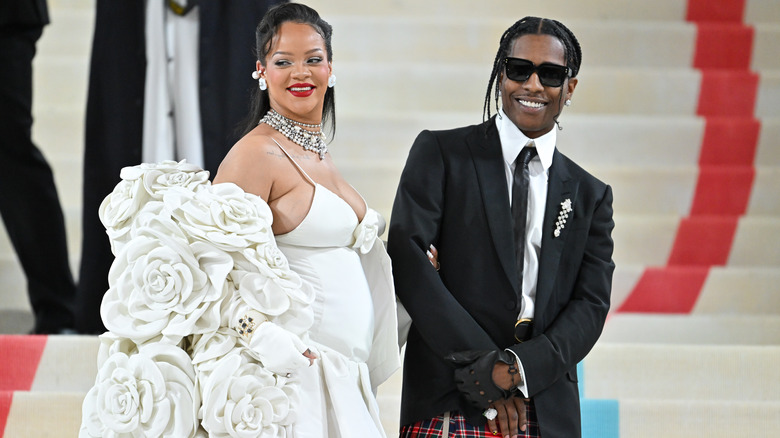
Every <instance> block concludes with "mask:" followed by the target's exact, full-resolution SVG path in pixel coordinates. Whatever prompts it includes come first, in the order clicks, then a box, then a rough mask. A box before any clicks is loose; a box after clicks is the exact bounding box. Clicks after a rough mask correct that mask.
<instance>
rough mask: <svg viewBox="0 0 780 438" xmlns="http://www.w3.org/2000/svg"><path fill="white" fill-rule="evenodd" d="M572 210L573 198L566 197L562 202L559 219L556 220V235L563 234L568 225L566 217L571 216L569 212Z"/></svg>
mask: <svg viewBox="0 0 780 438" xmlns="http://www.w3.org/2000/svg"><path fill="white" fill-rule="evenodd" d="M572 211H573V210H572V208H571V199H569V198H566V200H565V201H563V202H561V211H560V212H559V213H558V219H557V220H556V221H555V231H553V235H554V236H555V237H559V236H560V235H561V231H562V230H563V228H564V227H565V226H566V219H568V218H569V214H570V213H571V212H572Z"/></svg>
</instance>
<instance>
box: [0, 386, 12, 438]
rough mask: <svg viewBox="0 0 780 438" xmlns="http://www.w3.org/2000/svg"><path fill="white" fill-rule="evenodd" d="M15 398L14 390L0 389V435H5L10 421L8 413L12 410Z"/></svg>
mask: <svg viewBox="0 0 780 438" xmlns="http://www.w3.org/2000/svg"><path fill="white" fill-rule="evenodd" d="M13 399H14V393H13V392H11V391H0V437H2V436H4V435H5V424H6V423H7V422H8V413H9V412H10V411H11V402H12V401H13Z"/></svg>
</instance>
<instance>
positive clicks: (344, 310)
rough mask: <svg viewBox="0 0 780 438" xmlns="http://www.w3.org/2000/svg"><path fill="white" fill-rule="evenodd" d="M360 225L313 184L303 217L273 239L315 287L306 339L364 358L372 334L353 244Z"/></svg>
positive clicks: (333, 196)
mask: <svg viewBox="0 0 780 438" xmlns="http://www.w3.org/2000/svg"><path fill="white" fill-rule="evenodd" d="M358 226H359V223H358V219H357V216H356V214H355V212H354V210H352V207H350V206H349V204H347V202H346V201H344V200H343V199H342V198H341V197H339V196H338V195H336V194H335V193H333V192H332V191H330V190H328V189H327V188H326V187H324V186H322V185H320V184H317V183H314V197H313V200H312V204H311V207H310V208H309V211H308V213H307V214H306V217H305V218H304V219H303V221H301V223H300V224H299V225H298V226H297V227H295V229H293V230H292V231H290V232H288V233H285V234H281V235H277V236H276V243H277V245H278V247H279V249H280V250H281V251H282V253H283V254H284V255H285V257H286V258H287V261H288V263H289V264H290V269H292V270H293V271H295V272H296V273H298V275H299V276H300V277H301V280H302V281H303V283H304V285H305V286H306V287H310V288H312V289H313V291H314V296H315V300H314V303H312V307H313V310H314V325H313V326H312V327H311V330H310V334H311V339H312V340H313V341H315V342H317V343H318V344H320V346H325V347H327V348H332V349H334V350H336V351H338V352H339V353H341V354H343V355H344V356H346V357H347V358H350V359H352V360H358V361H360V362H365V361H366V360H367V359H368V355H369V353H370V351H371V342H372V339H373V335H374V311H373V304H372V302H371V291H370V290H369V286H368V282H367V280H366V276H365V274H364V272H363V268H362V265H361V262H360V257H359V256H358V254H357V253H356V252H355V250H353V249H352V247H351V246H352V244H353V243H354V241H355V237H354V232H355V229H356V228H357V227H358Z"/></svg>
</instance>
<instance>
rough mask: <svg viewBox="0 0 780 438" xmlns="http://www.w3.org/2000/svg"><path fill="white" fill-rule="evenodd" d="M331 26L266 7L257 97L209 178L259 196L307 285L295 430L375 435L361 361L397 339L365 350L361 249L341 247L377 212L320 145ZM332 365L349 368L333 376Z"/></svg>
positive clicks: (288, 9)
mask: <svg viewBox="0 0 780 438" xmlns="http://www.w3.org/2000/svg"><path fill="white" fill-rule="evenodd" d="M331 33H332V30H331V27H330V25H328V23H326V22H325V21H324V20H322V19H321V18H320V17H319V16H318V15H317V12H315V11H314V10H313V9H311V8H309V7H307V6H304V5H301V4H284V5H280V6H278V7H276V8H274V9H272V10H270V11H269V12H268V14H267V15H266V16H265V18H264V19H263V20H262V21H261V23H260V25H259V26H258V30H257V59H258V61H257V65H256V72H255V73H254V75H253V76H254V77H255V78H257V79H258V82H259V93H258V94H259V95H258V98H257V99H256V106H255V108H254V111H253V118H252V121H251V122H250V126H249V128H250V129H249V131H248V132H247V134H246V135H245V136H244V137H243V138H242V139H241V140H240V141H239V142H238V143H237V144H236V145H235V146H233V148H232V149H231V150H230V152H229V153H228V155H227V156H226V157H225V160H224V161H223V162H222V164H221V165H220V168H219V171H218V172H217V175H216V177H215V179H214V183H215V184H217V183H222V182H232V183H235V184H237V185H238V186H239V187H241V188H243V189H244V190H245V191H247V192H249V193H253V194H255V195H258V196H260V197H261V198H263V199H264V200H265V201H266V202H267V203H268V205H269V207H270V208H271V211H272V213H273V218H274V221H273V232H274V234H275V235H276V242H277V244H278V246H279V249H280V250H281V251H282V252H283V253H284V255H285V256H286V257H287V260H288V261H289V263H290V267H291V269H292V270H293V271H295V272H297V273H298V274H300V275H301V277H302V279H303V281H304V283H305V284H308V285H309V286H310V287H311V288H312V289H314V293H315V296H316V299H315V302H314V313H315V321H314V324H313V326H312V328H311V330H310V337H311V341H312V342H311V349H312V351H314V353H313V354H312V353H304V352H301V353H303V354H305V355H306V356H307V357H308V358H310V359H311V360H312V362H313V365H312V367H310V368H309V369H305V370H301V371H300V372H301V378H302V387H303V390H304V395H303V396H302V397H301V409H300V411H299V412H301V413H305V415H301V416H300V419H299V422H298V423H297V424H296V425H295V427H294V430H295V436H312V437H315V436H329V437H336V436H345V435H349V433H348V431H352V432H355V433H357V432H359V433H360V434H361V436H381V435H384V434H383V432H382V428H381V424H380V423H379V419H378V416H377V410H376V403H375V400H374V399H373V395H372V394H371V391H367V390H366V388H367V386H366V385H368V384H369V382H367V381H365V380H363V379H364V377H365V376H361V373H362V372H363V370H362V368H361V367H362V366H363V365H362V364H364V363H365V362H367V361H368V360H369V358H370V357H371V356H372V355H377V354H381V355H383V356H395V355H396V354H397V353H396V352H395V351H389V348H393V349H396V348H397V347H396V345H392V344H391V345H385V346H384V347H386V348H388V350H387V351H384V352H376V351H372V347H373V345H372V344H373V338H374V334H375V327H376V321H377V315H375V312H374V306H373V304H372V296H371V291H370V290H369V289H370V287H369V284H368V282H367V280H366V275H365V274H364V271H363V267H362V266H361V263H360V252H359V251H358V252H356V251H355V250H353V249H352V248H351V247H350V246H351V245H352V244H353V243H355V237H354V236H353V233H354V231H355V230H356V228H358V227H359V224H363V225H366V224H376V225H379V221H381V220H382V219H381V218H380V217H379V216H378V215H377V213H376V212H375V211H373V210H370V209H369V208H368V207H367V205H366V203H365V201H364V200H363V198H362V197H361V196H360V194H358V192H357V191H355V189H354V188H352V186H350V185H349V184H348V183H347V182H346V181H344V178H343V177H342V176H341V174H340V173H339V172H338V170H337V169H336V166H335V165H334V163H333V161H332V160H331V157H330V155H329V154H328V152H327V146H326V144H325V141H324V140H325V135H324V134H323V132H322V126H323V119H329V120H330V121H331V122H333V121H334V120H333V115H334V98H333V88H334V85H335V78H336V77H335V76H334V75H333V68H332V65H331V59H332V52H331ZM381 226H382V227H384V224H383V223H382V224H381ZM380 246H381V245H380ZM381 262H382V263H386V261H381ZM385 298H387V297H385ZM337 368H341V370H337ZM341 371H343V372H346V373H348V376H346V377H344V376H338V375H337V372H341ZM384 377H387V376H386V375H385V376H384ZM379 383H381V382H379V381H374V380H372V381H371V382H370V384H371V385H373V386H376V385H378V384H379ZM361 387H362V388H363V389H362V391H359V390H358V389H359V388H361Z"/></svg>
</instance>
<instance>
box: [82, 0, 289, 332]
mask: <svg viewBox="0 0 780 438" xmlns="http://www.w3.org/2000/svg"><path fill="white" fill-rule="evenodd" d="M282 2H283V1H280V0H234V1H230V2H224V1H219V0H198V1H194V0H189V1H187V0H178V1H173V0H170V1H169V0H150V1H146V2H140V1H137V0H97V2H96V10H95V32H94V37H93V45H92V55H91V56H92V59H91V66H90V77H89V91H88V97H87V110H86V133H85V149H84V189H83V190H84V193H83V195H84V198H83V199H84V201H83V202H84V203H83V228H82V255H81V267H80V273H79V289H78V294H77V295H78V297H77V308H76V314H77V316H78V318H77V321H78V329H79V331H80V332H83V333H102V332H103V331H104V330H105V328H104V326H103V323H102V321H101V319H100V303H101V300H102V298H103V294H104V293H105V291H106V290H107V289H108V270H109V267H110V266H111V262H112V260H113V255H112V254H111V249H110V246H109V242H108V238H107V237H106V234H105V229H104V228H103V225H102V224H101V223H100V221H99V219H98V208H99V207H100V203H101V202H102V201H103V198H105V196H106V195H108V194H109V193H110V192H111V190H112V189H113V188H114V186H115V185H116V184H117V183H118V182H119V173H120V170H121V169H122V168H123V167H125V166H132V165H136V164H139V163H141V162H156V161H161V160H177V161H178V160H182V159H186V160H187V161H188V162H191V163H194V164H197V165H200V166H202V167H204V168H205V169H207V170H209V171H210V172H211V175H212V176H213V175H214V174H215V173H216V170H217V167H218V165H219V163H220V162H221V161H222V158H223V157H224V155H225V153H226V152H227V151H228V149H229V148H230V147H231V146H232V145H233V143H235V141H236V140H237V139H238V133H237V131H236V127H237V125H238V124H239V123H240V122H241V121H242V119H244V118H245V116H246V114H247V111H248V107H247V103H246V102H247V96H248V93H249V90H250V89H251V87H256V86H257V84H256V83H255V81H254V80H253V79H252V77H251V75H250V73H251V72H252V68H253V67H254V63H255V59H254V55H253V52H252V47H253V44H254V34H255V26H256V25H257V23H258V22H259V21H260V19H261V18H262V16H263V15H264V14H265V11H266V10H267V9H268V8H269V7H270V6H272V5H274V4H277V3H282Z"/></svg>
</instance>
